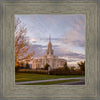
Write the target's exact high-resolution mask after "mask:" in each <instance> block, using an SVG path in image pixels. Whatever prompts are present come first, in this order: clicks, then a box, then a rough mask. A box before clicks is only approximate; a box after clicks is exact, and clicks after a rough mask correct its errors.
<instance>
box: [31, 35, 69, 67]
mask: <svg viewBox="0 0 100 100" xmlns="http://www.w3.org/2000/svg"><path fill="white" fill-rule="evenodd" d="M65 62H66V63H67V60H65V59H60V58H58V56H55V55H54V51H53V49H52V43H51V37H49V43H48V49H47V50H46V55H45V56H42V57H41V58H39V59H34V60H33V64H32V68H33V69H39V68H44V66H45V64H47V63H48V64H49V66H50V68H51V69H56V68H58V67H63V66H64V64H65Z"/></svg>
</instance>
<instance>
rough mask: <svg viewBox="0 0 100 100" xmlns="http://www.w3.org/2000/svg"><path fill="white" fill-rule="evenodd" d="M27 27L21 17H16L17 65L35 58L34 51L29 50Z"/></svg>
mask: <svg viewBox="0 0 100 100" xmlns="http://www.w3.org/2000/svg"><path fill="white" fill-rule="evenodd" d="M26 33H27V28H26V27H25V25H24V24H23V23H21V21H20V19H19V18H17V19H15V67H17V66H19V63H20V62H29V61H31V60H32V59H33V54H34V51H32V52H31V53H30V52H29V49H30V44H29V40H28V39H27V38H26Z"/></svg>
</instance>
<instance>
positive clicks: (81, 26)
mask: <svg viewBox="0 0 100 100" xmlns="http://www.w3.org/2000/svg"><path fill="white" fill-rule="evenodd" d="M15 18H19V19H20V20H21V22H22V23H24V24H25V25H26V27H27V34H26V36H27V38H28V39H29V41H30V45H31V49H30V51H32V50H34V51H35V55H34V57H41V56H42V55H45V54H46V49H47V45H48V41H49V34H51V41H52V45H53V49H54V54H55V55H57V56H59V57H60V58H64V59H67V61H68V65H69V66H71V65H76V64H77V62H79V61H82V60H85V15H15Z"/></svg>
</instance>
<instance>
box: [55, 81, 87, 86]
mask: <svg viewBox="0 0 100 100" xmlns="http://www.w3.org/2000/svg"><path fill="white" fill-rule="evenodd" d="M54 85H85V80H84V81H75V82H64V83H58V84H54Z"/></svg>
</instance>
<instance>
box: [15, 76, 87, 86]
mask: <svg viewBox="0 0 100 100" xmlns="http://www.w3.org/2000/svg"><path fill="white" fill-rule="evenodd" d="M71 79H85V78H84V77H73V78H57V79H49V80H37V81H26V82H16V83H15V84H16V85H19V84H20V85H21V84H29V83H41V82H51V81H60V80H71Z"/></svg>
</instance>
